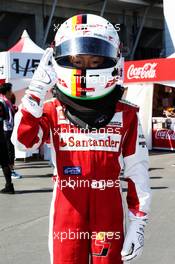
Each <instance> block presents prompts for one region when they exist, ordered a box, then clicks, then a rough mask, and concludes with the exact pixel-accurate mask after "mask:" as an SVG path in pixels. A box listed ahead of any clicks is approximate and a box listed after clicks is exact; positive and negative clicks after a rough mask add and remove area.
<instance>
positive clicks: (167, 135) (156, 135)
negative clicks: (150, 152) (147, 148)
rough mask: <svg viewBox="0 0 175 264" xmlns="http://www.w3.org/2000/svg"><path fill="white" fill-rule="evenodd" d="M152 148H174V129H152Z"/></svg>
mask: <svg viewBox="0 0 175 264" xmlns="http://www.w3.org/2000/svg"><path fill="white" fill-rule="evenodd" d="M152 137H153V148H159V149H167V150H175V131H173V130H170V129H153V134H152Z"/></svg>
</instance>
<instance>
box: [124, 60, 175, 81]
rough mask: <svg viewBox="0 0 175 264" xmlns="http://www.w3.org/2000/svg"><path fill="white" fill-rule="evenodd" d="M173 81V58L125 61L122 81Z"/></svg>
mask: <svg viewBox="0 0 175 264" xmlns="http://www.w3.org/2000/svg"><path fill="white" fill-rule="evenodd" d="M162 81H175V58H172V59H152V60H140V61H126V62H125V63H124V82H125V83H130V82H162Z"/></svg>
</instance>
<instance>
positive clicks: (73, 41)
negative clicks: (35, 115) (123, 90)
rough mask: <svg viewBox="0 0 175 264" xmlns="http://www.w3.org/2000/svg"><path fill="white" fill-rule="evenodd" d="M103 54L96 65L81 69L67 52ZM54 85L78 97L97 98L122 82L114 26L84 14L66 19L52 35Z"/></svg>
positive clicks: (72, 54) (117, 40) (121, 67)
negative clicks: (97, 65) (53, 40)
mask: <svg viewBox="0 0 175 264" xmlns="http://www.w3.org/2000/svg"><path fill="white" fill-rule="evenodd" d="M75 55H95V56H102V57H104V58H105V59H104V63H103V64H102V65H101V66H100V67H98V68H89V69H80V68H76V67H75V66H73V65H72V64H71V63H70V61H69V58H70V57H69V56H75ZM55 59H56V62H57V64H56V66H55V70H56V72H57V74H58V82H57V86H58V88H59V90H60V91H61V92H63V93H64V94H66V95H68V96H70V97H73V98H77V99H98V98H101V97H103V96H105V95H107V94H108V93H110V92H111V91H112V90H113V89H114V88H115V87H116V85H117V84H120V85H121V83H122V79H123V61H122V58H121V53H120V40H119V37H118V33H117V31H116V29H115V28H114V26H113V25H112V24H111V23H109V22H108V21H107V20H106V19H104V18H103V17H100V16H97V15H92V14H83V15H76V16H73V17H71V18H69V19H68V20H67V21H65V22H64V23H63V24H62V25H61V27H60V28H59V29H58V31H57V33H56V36H55Z"/></svg>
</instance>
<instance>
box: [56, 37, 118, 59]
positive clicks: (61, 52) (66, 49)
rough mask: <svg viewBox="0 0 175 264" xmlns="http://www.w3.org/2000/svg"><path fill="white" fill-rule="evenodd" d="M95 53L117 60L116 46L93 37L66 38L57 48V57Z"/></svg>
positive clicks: (95, 54)
mask: <svg viewBox="0 0 175 264" xmlns="http://www.w3.org/2000/svg"><path fill="white" fill-rule="evenodd" d="M78 54H79V55H81V54H82V55H94V56H103V57H106V58H111V59H113V60H116V61H117V58H116V54H117V51H116V48H115V47H114V46H113V45H111V44H110V43H109V42H107V41H105V40H103V39H98V38H93V37H77V38H72V39H70V40H66V41H64V42H63V43H61V44H60V45H59V46H57V47H56V48H55V58H56V59H59V58H60V57H65V56H75V55H78Z"/></svg>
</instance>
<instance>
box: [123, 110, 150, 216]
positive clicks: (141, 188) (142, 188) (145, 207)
mask: <svg viewBox="0 0 175 264" xmlns="http://www.w3.org/2000/svg"><path fill="white" fill-rule="evenodd" d="M123 158H124V177H125V178H126V181H127V182H128V192H127V204H128V209H129V218H132V217H144V216H146V215H147V213H148V212H149V208H150V200H151V193H150V186H149V174H148V150H147V147H146V143H145V138H144V135H143V133H142V127H141V125H140V122H139V118H138V113H135V114H134V115H133V118H132V120H131V121H130V125H129V128H128V130H127V131H126V134H125V138H124V142H123Z"/></svg>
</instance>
